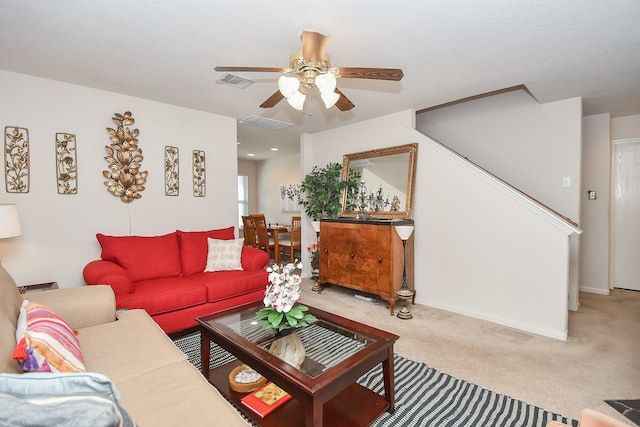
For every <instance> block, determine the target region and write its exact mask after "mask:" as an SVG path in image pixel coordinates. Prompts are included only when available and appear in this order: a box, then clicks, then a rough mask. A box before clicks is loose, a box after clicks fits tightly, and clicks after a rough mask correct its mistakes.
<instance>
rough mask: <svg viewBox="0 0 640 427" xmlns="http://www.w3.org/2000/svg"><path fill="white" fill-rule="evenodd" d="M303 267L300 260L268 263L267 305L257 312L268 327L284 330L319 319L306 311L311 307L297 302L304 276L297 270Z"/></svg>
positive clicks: (265, 297) (263, 323) (265, 301)
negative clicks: (270, 264)
mask: <svg viewBox="0 0 640 427" xmlns="http://www.w3.org/2000/svg"><path fill="white" fill-rule="evenodd" d="M299 269H302V263H301V262H298V261H297V260H296V262H293V263H289V264H286V265H278V264H274V265H272V266H271V267H267V271H268V272H269V285H267V288H266V290H265V293H264V300H263V302H264V306H265V308H263V309H260V310H259V311H258V313H257V315H258V320H260V321H261V325H262V326H263V327H264V328H267V329H271V328H272V329H277V330H278V331H282V330H284V329H288V328H299V327H302V326H307V325H309V324H310V323H312V322H315V321H316V320H317V318H316V317H315V316H313V315H312V314H308V313H305V312H306V311H308V310H309V307H306V306H304V305H301V304H297V305H296V302H298V300H299V299H300V283H301V282H302V279H301V278H300V275H298V274H293V272H294V271H296V270H299Z"/></svg>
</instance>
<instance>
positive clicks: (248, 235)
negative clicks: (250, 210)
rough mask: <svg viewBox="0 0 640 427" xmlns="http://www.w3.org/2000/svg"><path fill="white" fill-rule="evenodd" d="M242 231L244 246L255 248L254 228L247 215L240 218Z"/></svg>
mask: <svg viewBox="0 0 640 427" xmlns="http://www.w3.org/2000/svg"><path fill="white" fill-rule="evenodd" d="M242 229H243V234H244V244H245V246H252V247H254V248H255V247H256V226H255V225H254V223H253V218H251V216H249V215H243V216H242Z"/></svg>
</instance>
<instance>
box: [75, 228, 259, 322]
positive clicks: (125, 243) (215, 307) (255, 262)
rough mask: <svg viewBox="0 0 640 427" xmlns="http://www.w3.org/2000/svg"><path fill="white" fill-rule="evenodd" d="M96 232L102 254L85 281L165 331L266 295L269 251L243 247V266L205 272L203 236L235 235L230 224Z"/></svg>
mask: <svg viewBox="0 0 640 427" xmlns="http://www.w3.org/2000/svg"><path fill="white" fill-rule="evenodd" d="M96 237H97V239H98V242H99V243H100V246H101V247H102V254H101V259H100V260H95V261H91V262H90V263H89V264H87V266H86V267H85V268H84V271H83V275H84V280H85V282H86V283H87V284H88V285H99V284H107V285H110V286H111V287H112V288H113V291H114V293H115V296H116V307H117V308H119V309H123V308H126V309H144V310H146V311H147V313H149V315H151V317H152V318H153V319H154V320H155V321H156V322H157V323H158V324H159V325H160V327H161V328H162V329H163V330H164V331H165V332H166V333H172V332H177V331H181V330H184V329H187V328H190V327H193V326H196V325H197V322H196V321H195V318H196V317H199V316H203V315H206V314H210V313H215V312H217V311H220V310H224V309H227V308H230V307H235V306H238V305H242V304H246V303H249V302H255V301H260V300H262V299H263V298H264V291H265V288H266V285H267V284H268V273H267V271H266V270H265V267H266V265H267V263H268V262H269V255H268V254H267V253H266V252H264V251H262V250H259V249H255V248H252V247H249V246H244V247H243V248H242V255H241V263H242V268H243V269H242V270H233V271H215V272H206V273H205V272H204V269H205V266H206V264H207V253H208V244H207V238H209V237H211V238H214V239H222V240H229V239H234V238H235V235H234V227H228V228H223V229H217V230H209V231H191V232H187V231H180V230H177V231H175V232H173V233H169V234H165V235H162V236H106V235H104V234H97V235H96Z"/></svg>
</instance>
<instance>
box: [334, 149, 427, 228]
mask: <svg viewBox="0 0 640 427" xmlns="http://www.w3.org/2000/svg"><path fill="white" fill-rule="evenodd" d="M417 157H418V144H417V143H412V144H405V145H397V146H394V147H387V148H378V149H374V150H369V151H362V152H359V153H352V154H345V155H344V156H343V165H342V180H343V181H345V180H347V179H348V178H349V177H351V178H354V177H355V178H356V179H357V181H358V188H357V189H354V188H352V189H349V188H347V189H345V190H343V192H342V211H341V212H340V216H341V217H353V218H357V219H367V218H372V219H394V218H403V219H411V218H412V216H413V194H414V191H415V188H414V187H415V178H416V174H415V172H416V161H417Z"/></svg>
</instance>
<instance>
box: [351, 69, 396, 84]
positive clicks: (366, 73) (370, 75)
mask: <svg viewBox="0 0 640 427" xmlns="http://www.w3.org/2000/svg"><path fill="white" fill-rule="evenodd" d="M339 70H340V77H342V78H347V79H374V80H393V81H399V80H400V79H402V77H403V76H404V73H403V72H402V70H401V69H400V68H362V67H340V68H339Z"/></svg>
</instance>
